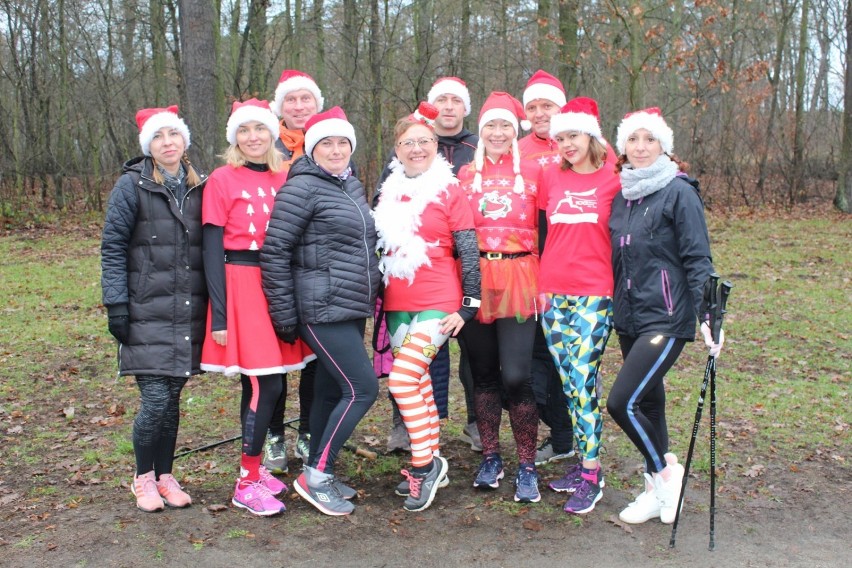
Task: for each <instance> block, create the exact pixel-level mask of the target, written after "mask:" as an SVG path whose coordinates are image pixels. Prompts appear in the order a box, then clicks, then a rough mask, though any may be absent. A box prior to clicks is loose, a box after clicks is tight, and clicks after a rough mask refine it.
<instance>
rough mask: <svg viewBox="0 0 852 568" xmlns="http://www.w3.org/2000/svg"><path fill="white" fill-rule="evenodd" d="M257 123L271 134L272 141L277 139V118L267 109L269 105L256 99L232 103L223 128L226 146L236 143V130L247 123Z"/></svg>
mask: <svg viewBox="0 0 852 568" xmlns="http://www.w3.org/2000/svg"><path fill="white" fill-rule="evenodd" d="M252 121H257V122H259V123H261V124H263V125H264V126H265V127H266V128H268V129H269V131H270V132H271V133H272V139H273V140H275V139H276V138H278V118H277V117H276V116H275V115H274V114H273V113H272V109H270V108H269V103H268V102H266V101H261V100H258V99H249V100H247V101H244V102H240V101H234V104H233V105H232V106H231V116H229V117H228V125H227V126H226V127H225V138H227V140H228V144H231V145H235V144H236V143H237V130H239V128H240V126H242V125H243V124H245V123H247V122H252Z"/></svg>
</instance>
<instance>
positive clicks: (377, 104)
mask: <svg viewBox="0 0 852 568" xmlns="http://www.w3.org/2000/svg"><path fill="white" fill-rule="evenodd" d="M850 1H852V0H850ZM380 34H381V21H380V19H379V0H371V1H370V52H369V57H370V75H371V76H372V82H371V90H370V130H369V132H370V137H371V138H372V143H373V144H374V145H375V146H374V148H375V152H374V153H373V156H372V157H371V158H368V161H369V162H370V164H368V166H369V165H372V166H373V167H370V168H369V169H368V170H367V171H368V172H372V176H363V177H364V179H363V180H361V181H363V182H364V187H366V188H368V193H369V194H370V200H372V188H374V187H375V179H368V177H373V178H375V172H377V171H379V168H380V167H381V164H382V162H383V161H384V152H385V145H384V144H383V143H382V117H383V115H384V113H383V112H382V57H381V53H380V47H381V46H380V43H379V42H380V40H381V35H380Z"/></svg>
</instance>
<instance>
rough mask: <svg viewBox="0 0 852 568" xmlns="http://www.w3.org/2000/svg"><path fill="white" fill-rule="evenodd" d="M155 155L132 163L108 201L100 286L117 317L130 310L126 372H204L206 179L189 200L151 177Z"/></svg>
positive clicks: (122, 366)
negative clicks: (203, 206)
mask: <svg viewBox="0 0 852 568" xmlns="http://www.w3.org/2000/svg"><path fill="white" fill-rule="evenodd" d="M153 167H154V165H153V161H152V160H151V158H148V157H140V158H134V159H132V160H129V161H128V162H127V163H125V164H124V173H123V174H122V176H121V177H120V178H119V179H118V181H117V182H116V184H115V187H114V188H113V190H112V193H111V194H110V197H109V204H108V205H107V214H106V222H105V224H104V231H103V239H102V241H101V271H102V273H101V287H102V289H103V303H104V305H105V306H106V307H107V310H108V311H109V314H110V315H117V314H122V313H128V314H129V319H130V336H129V340H128V342H127V344H125V345H122V346H121V348H120V351H119V354H120V356H119V374H121V375H163V376H170V377H188V376H190V375H194V374H197V373H200V372H201V369H200V363H201V346H202V344H203V342H204V334H205V324H206V317H207V285H206V283H205V280H204V268H203V265H202V261H201V196H202V192H203V187H204V182H205V181H206V179H207V176H206V175H201V176H200V177H201V179H202V183H201V184H199V185H197V186H195V187H190V188H188V190H187V192H186V196H185V197H184V199H183V202H182V203H178V202H177V199H176V198H175V196H174V194H173V193H172V192H171V191H170V190H169V189H167V188H166V187H165V186H163V185H161V184H158V183H156V182H155V181H154V180H153V178H152V171H153Z"/></svg>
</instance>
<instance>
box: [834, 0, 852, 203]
mask: <svg viewBox="0 0 852 568" xmlns="http://www.w3.org/2000/svg"><path fill="white" fill-rule="evenodd" d="M844 87H845V89H844V92H843V146H842V149H841V150H840V158H839V163H840V176H839V177H838V179H837V191H836V192H835V194H834V206H835V207H837V208H838V209H839V210H840V211H843V212H844V213H852V0H846V78H845V80H844Z"/></svg>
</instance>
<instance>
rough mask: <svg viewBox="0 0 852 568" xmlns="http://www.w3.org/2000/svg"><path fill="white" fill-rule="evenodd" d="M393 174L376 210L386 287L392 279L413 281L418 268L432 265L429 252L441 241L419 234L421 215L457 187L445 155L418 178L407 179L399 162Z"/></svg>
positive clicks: (388, 178)
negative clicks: (430, 205)
mask: <svg viewBox="0 0 852 568" xmlns="http://www.w3.org/2000/svg"><path fill="white" fill-rule="evenodd" d="M390 168H391V174H390V175H389V176H388V177H387V179H386V180H385V182H384V183H383V184H382V187H381V189H380V193H381V197H380V198H379V204H378V205H377V206H376V208H375V210H373V218H374V219H375V221H376V230H377V231H378V233H379V240H378V243H377V244H376V248H377V249H378V250H382V251H383V254H382V258H381V260H380V261H379V269H380V270H381V271H382V274H384V281H385V284H387V283H388V280H389V278H390V277H391V276H393V277H395V278H407V279H408V283H409V284H411V283H412V282H414V275H415V273H416V272H417V269H418V268H420V267H421V266H423V265H424V264H425V265H427V266H431V265H432V262H431V261H430V260H429V249H430V248H433V247H435V246H437V245H438V242H437V241H435V242H433V243H427V242H426V241H425V240H423V237H421V236H420V235H419V234H418V231H419V229H420V225H421V224H422V221H421V218H420V216H421V215H422V214H423V210H424V209H426V206H427V205H429V204H430V203H440V202H441V198H442V197H443V196H444V195H446V194H447V193H448V192H447V188H448V187H449V186H450V185H452V184H458V183H459V180H457V179H456V177H455V176H454V175H453V169H452V167H451V166H450V164H449V163H448V162H447V160H445V159H444V157H443V156H441V155H440V154H438V155H437V156H435V161H434V162H432V166H431V167H430V168H429V169H428V170H426V171H425V172H424V173H422V174H420V175H419V176H417V177H413V178H411V177H407V176H406V175H405V170H404V168H403V166H402V164H401V163H400V162H399V160H398V159H396V158H394V159H393V161H392V162H391V165H390Z"/></svg>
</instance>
